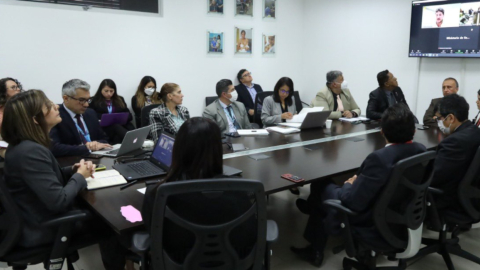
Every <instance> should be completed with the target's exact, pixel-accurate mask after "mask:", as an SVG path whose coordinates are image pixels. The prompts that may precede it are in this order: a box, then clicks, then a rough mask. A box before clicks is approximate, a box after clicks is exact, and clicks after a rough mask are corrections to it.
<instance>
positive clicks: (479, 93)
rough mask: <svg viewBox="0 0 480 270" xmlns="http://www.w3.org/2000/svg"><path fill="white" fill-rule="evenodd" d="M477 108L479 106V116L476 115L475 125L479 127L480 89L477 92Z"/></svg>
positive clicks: (479, 113) (479, 109)
mask: <svg viewBox="0 0 480 270" xmlns="http://www.w3.org/2000/svg"><path fill="white" fill-rule="evenodd" d="M477 108H478V111H479V112H478V113H477V116H475V119H473V123H474V124H475V126H477V127H479V128H480V117H479V115H480V90H478V92H477Z"/></svg>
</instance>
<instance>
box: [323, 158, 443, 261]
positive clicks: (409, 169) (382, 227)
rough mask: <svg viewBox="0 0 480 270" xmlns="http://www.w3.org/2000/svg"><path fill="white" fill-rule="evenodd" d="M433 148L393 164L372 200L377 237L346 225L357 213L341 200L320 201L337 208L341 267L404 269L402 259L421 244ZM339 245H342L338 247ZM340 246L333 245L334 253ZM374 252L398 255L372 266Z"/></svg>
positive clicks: (412, 254)
mask: <svg viewBox="0 0 480 270" xmlns="http://www.w3.org/2000/svg"><path fill="white" fill-rule="evenodd" d="M434 158H435V152H434V151H429V152H425V153H422V154H419V155H416V156H413V157H410V158H406V159H403V160H401V161H399V162H397V164H395V166H394V168H393V171H392V174H391V175H390V179H389V181H388V183H387V184H386V186H385V187H384V188H383V190H382V191H381V194H380V197H379V198H378V200H377V201H376V202H375V205H374V209H373V220H374V224H375V228H376V230H377V231H378V237H377V238H374V240H372V238H360V236H359V234H358V233H357V232H358V231H360V230H362V229H364V228H357V227H355V226H352V225H350V222H349V216H355V215H357V213H355V212H354V211H352V210H350V209H348V208H347V207H345V206H343V205H342V204H341V201H340V200H326V201H325V202H324V203H325V204H326V205H328V206H331V207H333V208H335V209H336V210H338V212H339V215H340V217H341V220H342V223H341V225H340V226H341V228H342V233H343V236H344V238H345V241H346V243H345V246H344V248H345V250H346V253H347V255H348V257H355V258H356V259H357V261H355V260H352V259H348V258H344V259H343V269H345V270H349V269H352V268H355V269H362V270H363V269H365V270H367V269H368V270H370V269H405V268H406V262H405V260H404V259H406V258H410V257H412V256H414V255H415V254H416V253H417V252H418V250H419V248H420V244H421V239H422V229H423V220H424V218H425V214H426V193H427V188H428V186H429V185H430V182H431V181H432V171H433V161H434ZM342 249H343V247H342ZM342 249H340V248H336V249H335V250H334V252H335V253H338V252H340V251H341V250H342ZM378 254H381V255H385V256H388V257H389V258H390V259H399V264H398V267H376V256H377V255H378Z"/></svg>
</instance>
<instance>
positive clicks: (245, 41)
mask: <svg viewBox="0 0 480 270" xmlns="http://www.w3.org/2000/svg"><path fill="white" fill-rule="evenodd" d="M252 44H253V28H239V27H235V53H242V54H251V53H252Z"/></svg>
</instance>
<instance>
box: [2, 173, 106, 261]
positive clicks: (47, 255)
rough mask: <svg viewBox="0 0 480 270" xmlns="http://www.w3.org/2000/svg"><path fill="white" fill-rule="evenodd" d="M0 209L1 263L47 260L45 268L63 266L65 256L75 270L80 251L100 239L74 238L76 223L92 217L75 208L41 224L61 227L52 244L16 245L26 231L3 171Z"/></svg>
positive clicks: (46, 227) (43, 226)
mask: <svg viewBox="0 0 480 270" xmlns="http://www.w3.org/2000/svg"><path fill="white" fill-rule="evenodd" d="M0 210H1V211H0V262H5V263H7V264H8V266H11V267H12V268H13V270H23V269H27V265H31V264H38V263H44V266H45V269H61V268H62V266H63V263H64V261H65V258H66V259H67V266H68V270H73V263H74V262H75V261H76V260H78V253H77V250H79V249H81V248H84V247H87V246H90V245H94V244H96V243H98V241H99V238H97V236H93V235H92V236H90V237H82V239H72V238H73V237H74V236H73V235H72V231H73V228H74V225H75V222H77V221H80V220H86V219H88V218H89V216H90V215H89V213H88V212H85V211H80V210H74V211H70V212H67V213H65V214H62V215H60V216H58V217H56V218H53V219H51V220H48V221H45V222H43V223H42V224H39V226H40V227H42V228H45V229H46V230H47V229H51V228H58V230H57V234H56V237H55V242H54V243H53V244H50V245H45V246H40V247H33V248H23V247H18V246H16V245H17V242H18V240H19V239H20V237H21V234H22V231H23V217H22V216H21V214H20V211H19V210H18V209H17V206H16V204H15V201H14V200H13V198H12V197H11V195H10V193H9V191H8V189H7V187H6V184H5V181H4V178H3V173H2V175H0ZM56 267H58V268H56Z"/></svg>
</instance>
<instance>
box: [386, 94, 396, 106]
mask: <svg viewBox="0 0 480 270" xmlns="http://www.w3.org/2000/svg"><path fill="white" fill-rule="evenodd" d="M387 97H388V107H391V106H393V105H395V103H396V101H395V97H394V96H393V93H392V92H390V94H389V95H387Z"/></svg>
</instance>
